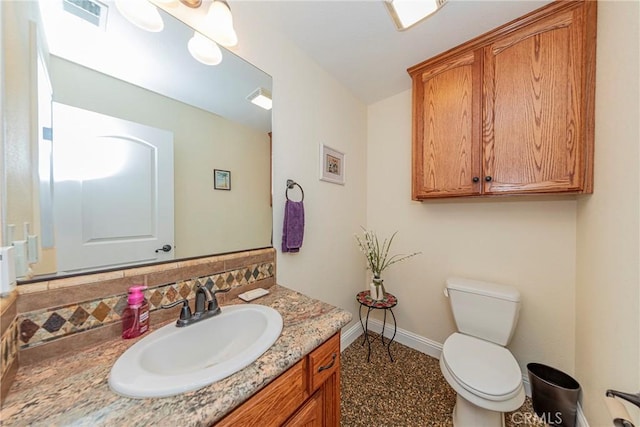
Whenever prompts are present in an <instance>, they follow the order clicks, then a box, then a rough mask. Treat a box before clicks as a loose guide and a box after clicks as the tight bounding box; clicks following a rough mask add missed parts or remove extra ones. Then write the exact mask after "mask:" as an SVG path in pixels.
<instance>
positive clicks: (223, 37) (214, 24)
mask: <svg viewBox="0 0 640 427" xmlns="http://www.w3.org/2000/svg"><path fill="white" fill-rule="evenodd" d="M206 19H207V24H208V26H209V28H210V30H209V32H208V33H209V34H210V35H211V37H213V39H214V40H215V41H216V42H218V43H220V44H221V45H222V46H225V47H231V46H235V45H237V44H238V36H237V35H236V32H235V30H234V29H233V16H232V15H231V10H230V9H229V6H227V4H226V2H223V1H220V0H214V2H213V3H211V6H210V7H209V12H207V18H206Z"/></svg>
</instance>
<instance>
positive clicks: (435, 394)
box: [341, 335, 544, 427]
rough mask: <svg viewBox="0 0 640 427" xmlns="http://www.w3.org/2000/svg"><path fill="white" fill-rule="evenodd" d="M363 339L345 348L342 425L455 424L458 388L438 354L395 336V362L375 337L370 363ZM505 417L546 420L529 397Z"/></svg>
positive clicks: (510, 425) (526, 422) (522, 422)
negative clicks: (444, 370) (442, 367)
mask: <svg viewBox="0 0 640 427" xmlns="http://www.w3.org/2000/svg"><path fill="white" fill-rule="evenodd" d="M375 337H376V338H377V337H378V336H377V335H375ZM362 339H363V337H362V336H361V337H359V338H358V339H357V340H356V341H354V342H353V343H352V344H351V345H350V346H349V347H347V348H346V349H345V350H344V351H343V352H342V370H341V376H342V378H341V381H342V386H341V411H342V420H341V425H342V426H344V427H352V426H368V427H383V426H385V427H386V426H389V427H401V426H406V427H422V426H425V427H426V426H452V422H451V411H452V410H453V407H454V405H455V401H456V394H455V392H454V391H453V389H452V388H451V387H450V386H449V384H447V382H446V380H445V379H444V377H443V376H442V373H441V372H440V365H439V364H438V363H439V362H438V360H437V359H435V358H433V357H430V356H427V355H426V354H423V353H420V352H418V351H416V350H413V349H411V348H409V347H406V346H404V345H402V344H398V343H396V342H394V343H392V344H391V354H392V355H393V358H394V360H395V362H391V361H390V360H389V355H388V354H387V350H386V348H383V347H382V344H381V342H380V339H379V338H377V340H376V341H375V342H373V343H372V346H371V362H370V363H367V345H366V344H365V345H364V346H362V345H361V344H362ZM505 419H506V425H507V427H515V426H519V427H522V426H534V425H535V426H544V424H543V423H541V422H540V421H537V420H536V419H535V416H534V415H533V409H532V408H531V401H530V399H529V398H527V399H526V401H525V403H524V405H523V406H522V407H521V408H520V409H519V410H518V411H516V412H514V413H511V414H506V416H505Z"/></svg>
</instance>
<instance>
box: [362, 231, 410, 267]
mask: <svg viewBox="0 0 640 427" xmlns="http://www.w3.org/2000/svg"><path fill="white" fill-rule="evenodd" d="M362 230H363V231H364V236H363V237H360V236H358V235H355V238H356V241H357V242H358V247H359V248H360V250H361V251H362V252H363V253H364V255H365V258H366V260H367V269H369V270H371V272H372V273H373V276H374V277H376V278H380V276H381V274H382V272H383V271H384V270H385V269H386V268H388V267H390V266H391V265H393V264H395V263H397V262H400V261H404V260H406V259H408V258H411V257H412V256H414V255H418V254H419V253H420V252H414V253H412V254H409V255H401V254H398V255H393V256H391V257H389V249H390V248H391V243H392V242H393V238H394V237H395V236H396V234H397V233H398V232H397V231H396V232H395V233H393V235H392V236H391V238H390V239H388V240H387V239H384V241H383V242H382V245H380V242H379V241H378V237H377V236H376V234H375V232H373V231H370V230H366V229H365V228H362Z"/></svg>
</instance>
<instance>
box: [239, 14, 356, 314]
mask: <svg viewBox="0 0 640 427" xmlns="http://www.w3.org/2000/svg"><path fill="white" fill-rule="evenodd" d="M251 7H252V6H251V2H236V3H234V5H233V13H234V24H235V26H236V31H237V33H238V34H239V35H241V36H240V37H241V40H240V44H239V45H238V47H237V49H235V50H236V52H237V53H238V54H239V55H240V56H242V57H243V58H245V59H247V60H249V61H250V62H251V63H253V64H254V65H256V66H258V67H259V68H261V69H263V70H264V71H265V72H267V73H269V74H270V75H271V76H272V77H273V93H274V95H273V96H274V99H273V101H274V110H273V186H274V196H273V232H274V246H275V247H276V249H277V250H278V255H277V256H278V282H279V283H280V284H282V285H284V286H288V287H291V288H293V289H296V290H299V291H301V292H304V293H306V294H307V295H310V296H312V297H316V298H321V299H322V300H324V301H327V302H329V303H331V304H334V305H337V306H339V307H342V308H344V309H347V310H350V311H352V312H353V313H354V315H355V316H356V317H355V319H357V312H356V305H357V304H356V302H355V293H356V292H357V291H359V290H362V289H364V277H365V271H364V264H363V259H362V257H361V254H360V252H359V251H358V249H357V247H356V244H355V240H354V238H353V235H354V233H357V232H358V231H359V229H360V228H359V227H360V226H361V225H365V221H366V217H365V197H366V174H365V170H366V163H365V156H366V140H367V134H366V131H367V130H366V114H367V112H366V107H365V106H364V104H362V103H361V102H360V101H358V100H357V99H355V98H354V97H353V96H352V95H351V94H350V93H349V92H348V91H347V90H345V88H344V87H342V86H341V85H340V84H338V83H337V82H336V81H335V80H334V79H333V78H332V77H331V76H330V75H328V74H327V73H326V72H325V71H324V70H322V69H321V68H320V67H318V66H317V64H315V63H314V62H313V61H312V60H311V59H310V58H308V57H307V56H306V55H305V54H304V53H302V52H301V51H300V50H299V49H298V48H297V47H296V46H294V45H293V44H292V43H291V42H290V41H289V40H287V39H285V38H283V37H281V36H279V35H278V34H276V33H275V32H274V31H272V30H271V29H270V28H268V26H266V25H265V23H264V22H262V21H261V20H260V19H259V17H255V20H254V19H253V18H249V16H252V15H253V14H251V13H243V11H244V10H245V9H247V8H248V9H250V8H251ZM320 143H325V144H327V145H329V146H330V147H333V148H335V149H337V150H339V151H342V152H344V153H345V154H346V184H345V185H344V186H342V185H337V184H331V183H327V182H323V181H319V179H318V177H319V166H318V164H319V144H320ZM289 178H290V179H293V180H295V181H297V182H298V183H300V185H302V187H303V188H304V192H305V200H304V206H305V220H306V225H305V235H304V243H303V246H302V249H301V251H300V252H299V253H297V254H287V253H282V252H281V251H280V245H281V237H282V221H283V212H284V202H285V183H286V180H287V179H289ZM356 321H357V320H356ZM354 322H355V321H354Z"/></svg>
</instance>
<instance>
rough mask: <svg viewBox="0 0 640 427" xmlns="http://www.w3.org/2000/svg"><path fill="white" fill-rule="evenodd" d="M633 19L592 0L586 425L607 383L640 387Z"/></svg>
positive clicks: (581, 231)
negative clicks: (592, 133) (593, 98)
mask: <svg viewBox="0 0 640 427" xmlns="http://www.w3.org/2000/svg"><path fill="white" fill-rule="evenodd" d="M639 22H640V6H639V3H638V2H637V1H634V2H622V1H616V2H612V1H602V2H600V3H599V5H598V46H597V61H598V65H597V75H596V152H595V192H594V194H593V195H592V196H591V197H586V198H582V199H580V201H579V203H578V222H577V244H576V246H577V280H576V283H577V284H576V375H577V376H578V378H579V380H580V382H581V383H582V386H583V388H584V396H583V407H584V409H585V412H586V415H587V417H588V419H589V422H590V424H591V425H592V426H601V425H609V424H607V423H608V422H610V418H608V413H607V410H606V407H605V405H604V402H603V400H602V398H603V396H604V393H605V391H606V389H607V388H614V389H618V390H623V391H628V392H634V393H635V392H637V391H638V390H640V272H639V269H640V267H639V261H640V249H639V247H640V244H639V242H640V208H639V204H640V184H639V179H640V157H639V156H640V129H639V126H640V125H639V119H638V117H640V102H639V98H640V87H639V85H638V81H639V79H640V66H639V62H640V60H639V52H640V46H639V40H640V31H639ZM635 417H636V418H635V421H636V425H638V424H640V411H638V410H636V411H635Z"/></svg>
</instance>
